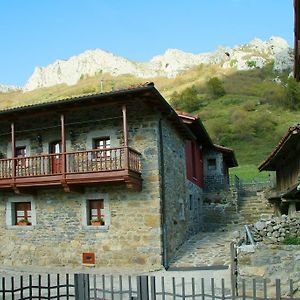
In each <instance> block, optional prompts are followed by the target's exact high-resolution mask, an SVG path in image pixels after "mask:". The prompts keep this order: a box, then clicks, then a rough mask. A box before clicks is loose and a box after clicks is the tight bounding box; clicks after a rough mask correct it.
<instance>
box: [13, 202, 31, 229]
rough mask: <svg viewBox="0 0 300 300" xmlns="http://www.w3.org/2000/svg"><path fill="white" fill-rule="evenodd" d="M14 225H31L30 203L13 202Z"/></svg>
mask: <svg viewBox="0 0 300 300" xmlns="http://www.w3.org/2000/svg"><path fill="white" fill-rule="evenodd" d="M14 206H15V207H14V208H15V225H19V226H21V225H22V226H30V225H31V222H32V221H31V203H30V202H15V203H14Z"/></svg>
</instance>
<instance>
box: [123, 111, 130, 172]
mask: <svg viewBox="0 0 300 300" xmlns="http://www.w3.org/2000/svg"><path fill="white" fill-rule="evenodd" d="M122 113H123V136H124V151H125V153H124V169H125V170H128V168H129V154H128V125H127V107H126V105H123V106H122Z"/></svg>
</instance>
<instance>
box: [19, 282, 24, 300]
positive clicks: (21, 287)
mask: <svg viewBox="0 0 300 300" xmlns="http://www.w3.org/2000/svg"><path fill="white" fill-rule="evenodd" d="M20 289H21V291H20V296H21V299H23V298H24V285H23V276H20Z"/></svg>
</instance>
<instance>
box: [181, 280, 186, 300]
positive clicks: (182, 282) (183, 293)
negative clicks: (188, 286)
mask: <svg viewBox="0 0 300 300" xmlns="http://www.w3.org/2000/svg"><path fill="white" fill-rule="evenodd" d="M181 285H182V300H185V280H184V277H182V278H181Z"/></svg>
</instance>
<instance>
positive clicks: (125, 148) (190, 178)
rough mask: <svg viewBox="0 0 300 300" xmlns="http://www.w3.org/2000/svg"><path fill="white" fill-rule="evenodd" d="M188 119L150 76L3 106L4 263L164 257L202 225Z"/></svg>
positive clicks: (143, 262)
mask: <svg viewBox="0 0 300 300" xmlns="http://www.w3.org/2000/svg"><path fill="white" fill-rule="evenodd" d="M196 122H198V125H197V124H196ZM192 123H193V124H192V125H190V124H187V122H186V120H185V118H184V117H183V116H179V115H178V114H177V113H176V112H175V111H174V110H173V109H172V108H171V107H170V105H169V104H168V103H167V102H166V100H165V99H164V98H163V97H162V96H161V94H160V93H159V92H158V90H157V89H156V88H155V87H154V85H153V84H152V83H147V84H145V85H140V86H136V87H132V88H129V89H124V90H118V91H111V92H107V93H100V94H90V95H85V96H80V97H73V98H66V99H60V100H56V101H51V102H45V103H38V104H33V105H27V106H20V107H14V108H8V109H5V110H1V111H0V136H1V140H0V152H1V159H0V217H1V219H0V236H1V243H0V261H1V264H2V265H3V266H18V265H21V266H23V265H37V266H80V265H82V264H86V265H95V266H96V267H135V268H141V269H143V270H150V269H156V268H159V267H161V266H162V265H163V266H164V267H167V266H168V263H169V261H170V259H171V258H172V257H173V255H174V253H175V251H176V250H177V249H178V247H179V246H180V245H181V244H182V243H183V242H184V241H185V240H186V239H187V237H188V236H189V235H191V234H192V233H195V232H197V231H199V230H200V229H201V228H202V226H203V214H202V193H203V167H202V155H203V154H202V152H203V151H202V149H204V148H205V147H206V144H210V143H211V141H210V139H209V137H208V135H207V132H206V131H205V130H204V131H203V129H204V127H203V125H202V123H201V122H200V121H199V120H194V121H193V122H192ZM194 126H196V127H195V128H194ZM197 126H198V127H199V126H200V127H201V126H202V131H201V132H198V130H197V128H198V127H197Z"/></svg>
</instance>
